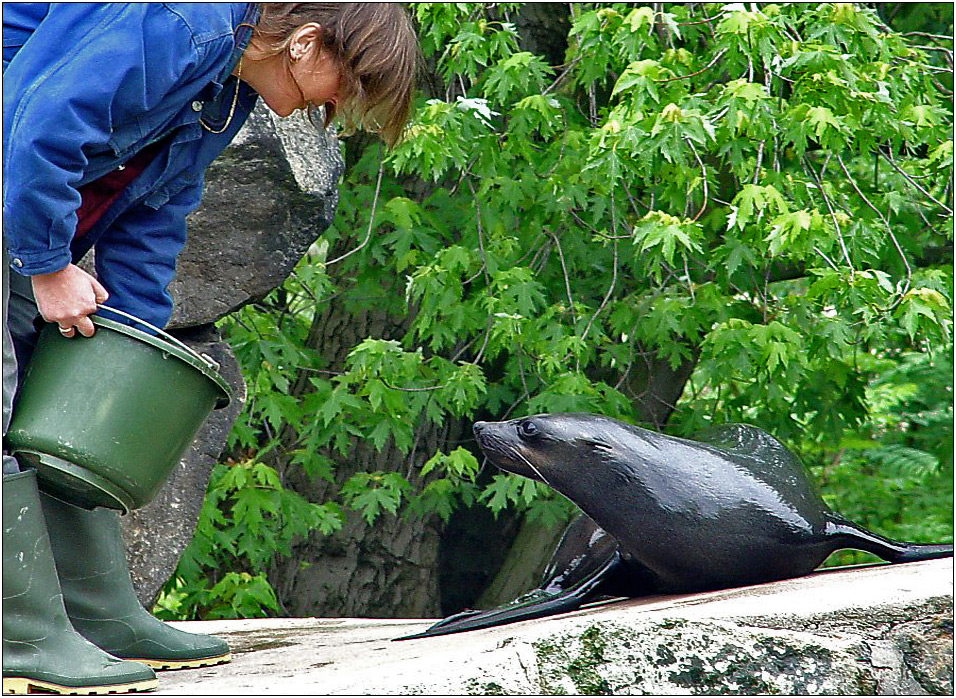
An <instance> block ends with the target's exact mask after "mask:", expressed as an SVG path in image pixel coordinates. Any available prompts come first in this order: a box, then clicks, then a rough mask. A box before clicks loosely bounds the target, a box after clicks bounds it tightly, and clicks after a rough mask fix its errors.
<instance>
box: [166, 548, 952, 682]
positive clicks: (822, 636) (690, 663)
mask: <svg viewBox="0 0 956 698" xmlns="http://www.w3.org/2000/svg"><path fill="white" fill-rule="evenodd" d="M431 622H432V621H428V620H374V619H330V618H282V619H260V620H236V621H208V622H190V623H177V625H178V626H180V627H182V628H183V629H187V630H192V631H198V632H207V633H215V634H218V635H221V636H222V637H224V638H225V639H227V640H228V641H229V643H230V645H231V646H232V648H233V653H234V660H233V662H232V663H231V664H227V665H224V666H220V667H212V668H208V669H195V670H190V671H180V672H164V673H162V674H161V675H160V690H159V694H160V695H210V694H217V695H244V694H245V695H250V694H252V695H258V694H271V695H283V694H286V695H289V694H292V695H295V694H311V695H317V694H318V695H335V694H347V695H363V694H365V695H463V694H466V695H501V694H520V695H542V694H544V695H552V694H583V695H617V694H621V695H628V694H638V695H640V694H651V695H708V694H711V695H712V694H743V695H754V694H790V695H794V694H797V695H953V561H952V559H951V558H950V559H945V560H933V561H929V562H916V563H909V564H904V565H894V566H891V565H879V566H866V567H848V568H841V569H836V570H828V571H823V572H818V573H816V574H813V575H811V576H809V577H803V578H801V579H792V580H787V581H783V582H775V583H772V584H761V585H757V586H751V587H745V588H740V589H731V590H726V591H718V592H710V593H704V594H691V595H684V596H657V597H651V598H644V599H632V600H626V601H617V602H610V603H604V604H599V605H594V606H591V607H589V608H586V609H583V610H580V611H578V612H575V613H572V614H565V615H563V616H556V617H552V618H543V619H538V620H531V621H526V622H523V623H514V624H511V625H506V626H501V627H497V628H489V629H486V630H478V631H473V632H469V633H461V634H457V635H446V636H442V637H435V638H429V639H424V640H411V641H404V642H392V641H391V640H392V639H393V638H395V637H399V636H401V635H406V634H409V633H414V632H418V631H421V630H423V629H424V628H425V627H427V626H428V625H429V624H430V623H431Z"/></svg>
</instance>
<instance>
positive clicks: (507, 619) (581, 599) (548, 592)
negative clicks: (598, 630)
mask: <svg viewBox="0 0 956 698" xmlns="http://www.w3.org/2000/svg"><path fill="white" fill-rule="evenodd" d="M620 564H621V559H620V556H619V555H618V554H617V552H615V553H614V555H613V557H612V558H611V559H609V560H607V561H606V562H605V564H604V565H602V566H601V567H599V568H598V569H597V570H595V571H594V573H593V574H592V575H591V576H590V577H588V578H587V579H584V580H582V581H581V582H580V583H578V584H577V585H575V586H573V587H570V588H567V589H562V588H559V587H551V588H550V589H535V590H534V591H531V592H528V593H527V594H523V595H522V596H519V597H518V598H517V599H515V600H514V601H511V602H510V603H507V604H505V605H503V606H498V607H497V608H492V609H490V610H488V611H464V612H462V613H458V614H456V615H453V616H449V617H448V618H445V619H444V620H441V621H438V622H437V623H435V624H434V625H433V626H431V627H430V628H428V630H426V631H425V632H423V633H418V634H416V635H407V636H405V637H397V638H395V639H396V640H414V639H417V638H422V637H434V636H436V635H449V634H451V633H461V632H465V631H466V630H477V629H479V628H489V627H491V626H493V625H505V624H507V623H514V622H516V621H519V620H529V619H531V618H541V617H543V616H551V615H554V614H556V613H564V612H566V611H574V610H575V609H578V608H580V607H581V606H582V605H583V604H585V603H586V602H588V601H591V600H593V599H595V598H597V597H598V596H600V595H601V592H600V590H599V587H600V586H601V582H602V581H604V579H605V577H606V576H607V575H609V574H611V573H612V572H613V570H614V569H615V568H616V567H617V566H619V565H620Z"/></svg>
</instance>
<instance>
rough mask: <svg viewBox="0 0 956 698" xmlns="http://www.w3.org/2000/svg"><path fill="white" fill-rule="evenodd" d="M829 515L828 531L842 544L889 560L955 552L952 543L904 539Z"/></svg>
mask: <svg viewBox="0 0 956 698" xmlns="http://www.w3.org/2000/svg"><path fill="white" fill-rule="evenodd" d="M830 519H831V520H830V523H829V527H828V530H827V533H828V535H830V536H834V537H836V538H837V539H838V540H839V541H840V547H842V548H854V549H856V550H864V551H866V552H868V553H873V554H874V555H876V556H877V557H881V558H883V559H884V560H886V561H887V562H918V561H919V560H935V559H936V558H940V557H952V556H953V546H952V544H938V545H937V544H930V543H903V542H900V541H895V540H891V539H889V538H884V537H883V536H880V535H877V534H876V533H873V532H872V531H867V530H866V529H865V528H863V527H862V526H858V525H856V524H855V523H853V522H851V521H847V520H846V519H844V518H843V517H839V516H836V515H832V516H831V517H830Z"/></svg>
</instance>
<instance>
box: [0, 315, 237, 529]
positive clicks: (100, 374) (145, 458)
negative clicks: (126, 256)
mask: <svg viewBox="0 0 956 698" xmlns="http://www.w3.org/2000/svg"><path fill="white" fill-rule="evenodd" d="M104 309H105V310H110V312H116V313H118V314H120V315H125V313H122V312H120V311H114V310H112V309H108V308H105V307H104ZM129 317H132V316H129ZM91 318H92V320H93V324H94V325H96V333H95V334H94V335H93V336H92V337H83V336H81V335H79V334H77V335H76V336H75V337H73V338H71V339H67V338H65V337H63V336H62V335H61V334H60V333H59V332H58V331H57V327H56V325H48V326H46V327H45V328H44V329H43V331H42V332H41V333H40V337H39V339H38V341H37V346H36V350H35V351H34V353H33V356H32V357H31V359H30V363H29V365H28V366H27V369H26V373H25V376H24V378H23V382H22V385H21V388H20V394H19V398H18V400H17V403H16V407H15V409H14V412H13V419H12V421H11V423H10V428H9V430H8V432H7V447H8V448H9V449H10V451H12V452H13V453H14V454H16V455H17V457H18V459H19V460H20V461H21V462H23V463H24V464H26V465H28V466H31V467H34V468H36V471H37V481H38V483H39V486H40V488H41V489H42V490H44V491H45V492H48V493H49V494H52V495H54V496H56V497H59V498H61V499H64V500H66V501H69V502H71V503H73V504H76V505H79V506H82V507H86V508H93V507H97V506H103V507H108V508H111V509H119V510H120V511H122V512H124V513H125V512H129V511H130V510H132V509H138V508H140V507H142V506H144V505H146V504H148V503H149V502H150V501H151V500H152V499H153V498H154V497H155V496H156V493H157V492H159V490H160V488H161V487H162V486H163V483H165V482H166V480H167V479H168V477H169V475H170V474H171V473H172V470H173V468H175V467H176V465H177V463H179V460H180V459H181V458H182V456H183V454H185V452H186V450H187V449H188V448H189V445H190V444H191V443H192V441H193V439H194V438H195V436H196V432H197V431H199V428H200V427H201V426H202V424H203V422H204V421H205V419H206V417H208V416H209V413H210V412H211V411H212V410H213V409H218V408H221V407H225V406H226V405H228V404H229V401H230V391H229V386H228V385H227V384H226V382H225V381H224V380H223V379H222V377H221V376H220V375H219V372H218V366H217V365H216V364H215V362H213V361H212V360H211V359H208V358H207V357H204V356H202V355H200V354H197V353H196V352H194V351H193V350H192V349H190V348H189V347H187V346H186V345H185V344H183V343H182V342H180V341H179V340H177V339H175V338H174V337H172V336H170V335H167V334H166V333H164V332H162V330H158V328H153V327H152V326H151V325H148V324H147V323H144V322H142V321H140V320H138V319H135V318H132V319H134V320H136V322H138V323H140V324H142V325H144V326H147V327H151V328H152V329H153V330H154V331H157V332H159V333H160V334H162V335H163V336H164V337H165V339H162V338H160V337H157V336H153V335H150V334H146V333H145V332H142V331H140V330H137V329H134V328H132V327H129V326H127V325H123V324H120V323H118V322H113V321H111V320H108V319H105V318H102V317H99V316H96V315H94V316H91ZM167 340H168V341H167Z"/></svg>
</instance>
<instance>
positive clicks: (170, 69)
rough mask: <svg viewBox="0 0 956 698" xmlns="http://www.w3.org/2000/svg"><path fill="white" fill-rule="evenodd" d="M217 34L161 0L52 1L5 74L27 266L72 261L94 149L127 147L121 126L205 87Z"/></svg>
mask: <svg viewBox="0 0 956 698" xmlns="http://www.w3.org/2000/svg"><path fill="white" fill-rule="evenodd" d="M215 43H216V42H197V41H196V40H195V39H194V37H193V35H192V32H191V31H190V29H189V27H188V26H187V25H186V24H185V23H184V22H183V21H181V18H180V17H179V16H178V15H177V14H175V13H174V12H172V11H170V10H169V9H167V8H166V7H165V6H164V5H162V4H161V3H96V4H92V3H90V4H85V3H62V4H57V5H53V6H51V10H50V12H49V14H48V15H47V16H46V17H45V18H44V19H43V21H41V22H40V23H39V24H38V25H37V27H36V28H35V30H34V31H33V33H32V35H31V36H30V38H29V39H28V40H27V41H26V42H25V43H24V45H23V46H22V47H21V48H20V49H19V51H18V52H17V54H16V56H15V57H14V58H13V60H12V61H10V63H9V64H8V65H7V66H6V69H5V71H4V74H3V225H4V236H5V238H6V241H7V245H8V249H9V253H10V257H11V259H13V260H14V265H15V267H17V269H18V271H20V272H21V273H23V274H27V275H34V274H42V273H47V272H52V271H57V270H59V269H62V268H63V267H65V266H66V265H67V264H69V262H70V249H69V246H70V241H71V240H72V237H73V234H74V231H75V228H76V209H77V208H78V206H79V204H80V195H79V193H78V192H77V190H76V187H77V185H78V183H79V182H80V181H81V179H82V177H83V174H84V172H85V170H86V166H87V164H88V157H89V156H90V154H92V153H97V152H109V151H110V150H112V151H113V152H117V153H118V152H120V149H121V146H122V144H117V143H115V142H113V140H112V138H113V134H114V131H115V127H116V126H117V125H123V129H121V130H122V132H124V133H129V132H130V131H131V128H130V126H132V131H133V132H134V133H135V132H136V128H137V125H138V124H140V123H141V121H140V120H141V119H142V117H143V116H144V115H146V114H149V113H151V112H153V111H154V110H157V109H163V108H168V106H164V105H169V104H171V103H178V104H180V105H181V104H183V103H184V101H181V100H186V101H188V100H189V99H190V95H194V94H196V92H198V91H199V90H200V89H202V87H203V86H204V85H205V84H206V83H207V82H208V80H209V75H210V74H211V73H212V74H215V71H216V68H217V65H218V64H219V63H221V61H222V56H221V55H219V54H218V53H217V52H216V51H214V50H211V48H210V46H211V45H212V44H215ZM143 135H145V134H143Z"/></svg>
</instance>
